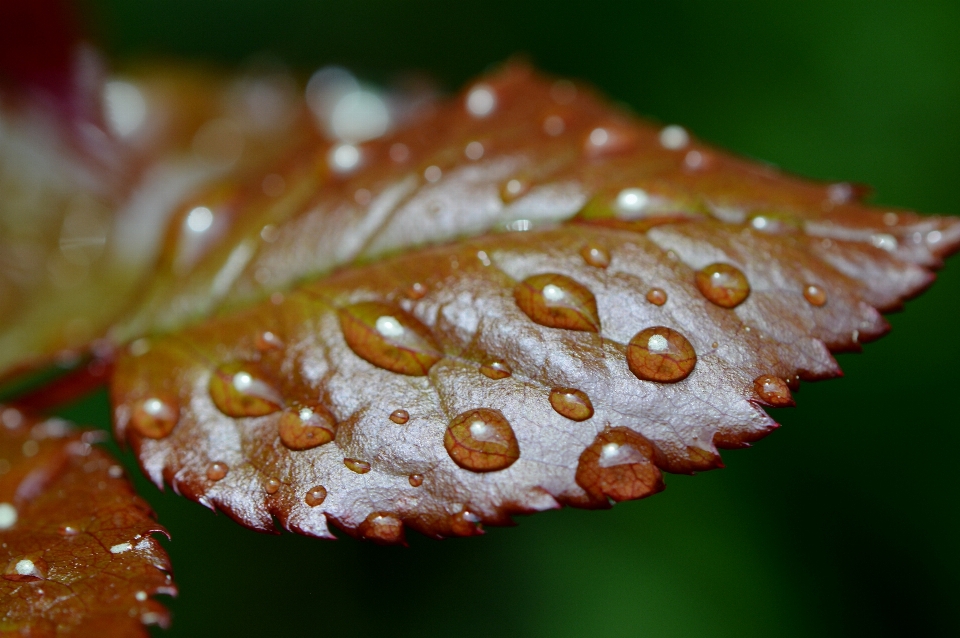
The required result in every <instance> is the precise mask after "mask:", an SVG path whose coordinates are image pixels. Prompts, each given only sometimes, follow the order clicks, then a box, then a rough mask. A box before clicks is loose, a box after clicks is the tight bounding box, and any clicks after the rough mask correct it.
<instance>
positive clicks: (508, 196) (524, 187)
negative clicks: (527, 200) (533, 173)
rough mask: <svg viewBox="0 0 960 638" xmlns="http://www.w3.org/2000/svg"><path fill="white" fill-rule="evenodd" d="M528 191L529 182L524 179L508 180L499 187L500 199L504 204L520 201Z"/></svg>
mask: <svg viewBox="0 0 960 638" xmlns="http://www.w3.org/2000/svg"><path fill="white" fill-rule="evenodd" d="M529 190H530V182H528V181H527V180H525V179H517V178H513V179H509V180H507V181H506V182H504V183H503V184H502V185H501V186H500V199H502V200H503V203H504V204H509V203H510V202H512V201H515V200H517V199H520V198H521V197H523V196H524V195H526V194H527V192H528V191H529Z"/></svg>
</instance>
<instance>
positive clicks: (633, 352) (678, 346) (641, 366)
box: [627, 326, 697, 383]
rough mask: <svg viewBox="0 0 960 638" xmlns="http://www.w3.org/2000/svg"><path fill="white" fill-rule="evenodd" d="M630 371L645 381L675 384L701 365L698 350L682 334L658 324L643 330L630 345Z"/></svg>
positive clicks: (628, 354)
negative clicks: (698, 364) (698, 363)
mask: <svg viewBox="0 0 960 638" xmlns="http://www.w3.org/2000/svg"><path fill="white" fill-rule="evenodd" d="M627 365H629V366H630V371H631V372H633V373H634V374H635V375H637V377H638V378H640V379H643V380H645V381H659V382H661V383H674V382H676V381H681V380H683V379H686V378H687V375H689V374H690V372H692V371H693V368H694V366H695V365H697V353H696V352H695V351H694V349H693V346H692V345H690V342H689V341H687V338H686V337H684V336H683V335H682V334H680V333H679V332H677V331H676V330H673V329H672V328H666V327H664V326H655V327H653V328H647V329H646V330H641V331H640V332H638V333H637V334H636V335H634V337H633V339H631V340H630V343H629V344H628V345H627Z"/></svg>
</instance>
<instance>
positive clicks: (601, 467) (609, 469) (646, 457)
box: [576, 428, 663, 504]
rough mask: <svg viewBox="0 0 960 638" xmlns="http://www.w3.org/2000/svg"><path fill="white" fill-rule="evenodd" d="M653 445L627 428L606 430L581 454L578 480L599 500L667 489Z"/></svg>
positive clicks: (591, 495)
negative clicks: (654, 454)
mask: <svg viewBox="0 0 960 638" xmlns="http://www.w3.org/2000/svg"><path fill="white" fill-rule="evenodd" d="M652 458H653V446H651V445H650V443H649V442H648V441H647V440H646V439H644V438H643V437H642V436H640V435H639V434H636V433H635V432H633V431H631V430H628V429H627V428H611V429H608V430H604V431H603V432H601V433H600V434H599V435H597V438H596V439H595V440H594V442H593V443H592V444H590V447H588V448H587V449H586V450H584V452H583V453H582V454H581V455H580V460H579V462H578V464H577V474H576V481H577V484H578V485H579V486H580V487H582V488H583V489H584V490H585V491H586V492H587V494H589V495H590V497H591V498H592V499H593V500H594V501H596V502H598V503H604V504H605V503H606V499H607V498H611V499H613V500H614V501H626V500H631V499H637V498H643V497H645V496H650V495H651V494H655V493H656V492H659V491H660V490H662V489H663V478H662V476H661V474H660V470H659V469H657V467H656V465H654V463H653V461H652V460H651V459H652Z"/></svg>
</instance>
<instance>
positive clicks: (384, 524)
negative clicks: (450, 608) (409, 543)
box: [359, 512, 403, 545]
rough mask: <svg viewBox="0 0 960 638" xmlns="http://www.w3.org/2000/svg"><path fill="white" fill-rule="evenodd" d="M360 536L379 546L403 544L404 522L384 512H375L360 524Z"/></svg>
mask: <svg viewBox="0 0 960 638" xmlns="http://www.w3.org/2000/svg"><path fill="white" fill-rule="evenodd" d="M359 530H360V534H361V535H363V537H364V538H366V539H367V540H371V541H373V542H374V543H377V544H378V545H395V544H397V543H402V542H403V521H401V520H400V519H399V518H397V517H396V516H394V515H393V514H387V513H383V512H374V513H373V514H371V515H370V516H368V517H367V519H366V520H365V521H363V522H362V523H360V528H359Z"/></svg>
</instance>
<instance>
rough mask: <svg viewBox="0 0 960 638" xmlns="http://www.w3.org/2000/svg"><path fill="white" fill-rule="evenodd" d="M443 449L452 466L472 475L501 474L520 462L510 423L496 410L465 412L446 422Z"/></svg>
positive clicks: (515, 439) (518, 450)
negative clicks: (473, 473) (498, 472)
mask: <svg viewBox="0 0 960 638" xmlns="http://www.w3.org/2000/svg"><path fill="white" fill-rule="evenodd" d="M443 445H444V447H445V448H447V453H449V454H450V458H452V459H453V462H454V463H456V464H457V465H459V466H460V467H462V468H463V469H465V470H470V471H472V472H493V471H496V470H503V469H506V468H508V467H510V466H511V465H513V463H514V462H515V461H516V460H517V459H518V458H520V446H519V444H518V443H517V437H516V435H515V434H514V432H513V428H511V427H510V423H509V422H508V421H507V420H506V419H505V418H504V416H503V414H501V413H500V411H499V410H492V409H490V408H479V409H476V410H469V411H467V412H463V413H462V414H460V415H458V416H456V417H454V418H453V420H452V421H450V425H449V427H447V432H446V434H445V435H444V437H443Z"/></svg>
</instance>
